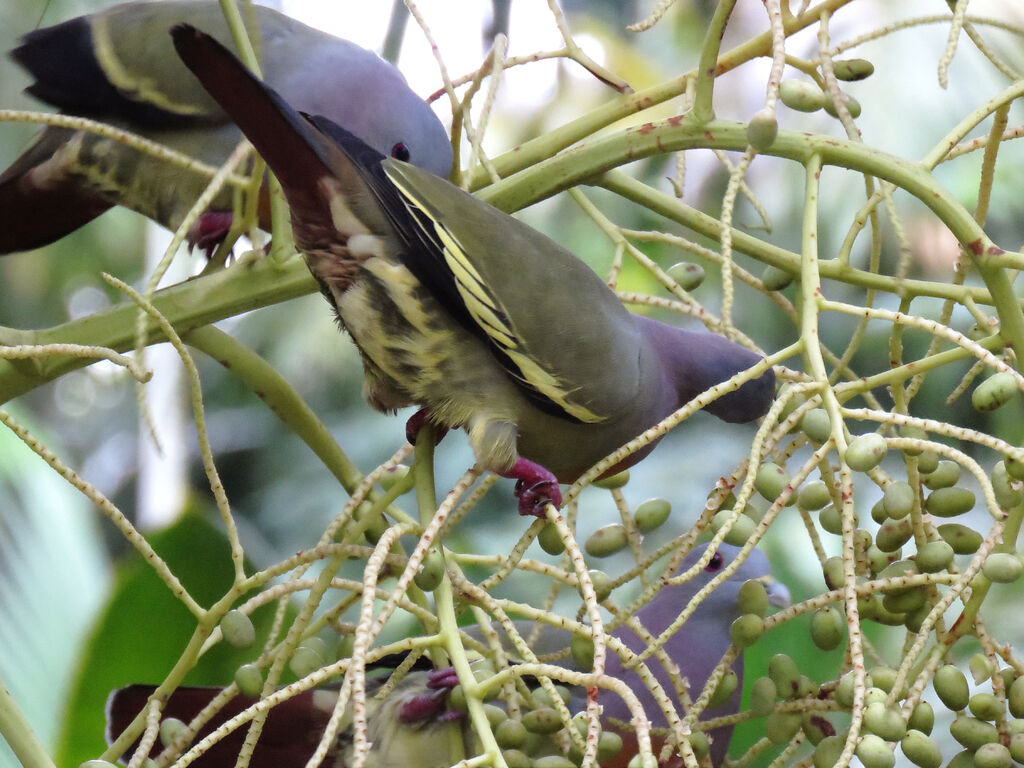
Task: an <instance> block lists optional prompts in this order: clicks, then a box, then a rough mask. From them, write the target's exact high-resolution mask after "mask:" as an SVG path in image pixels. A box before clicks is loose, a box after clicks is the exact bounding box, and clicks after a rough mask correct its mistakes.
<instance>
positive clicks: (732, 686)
mask: <svg viewBox="0 0 1024 768" xmlns="http://www.w3.org/2000/svg"><path fill="white" fill-rule="evenodd" d="M739 682H740V681H739V678H738V677H737V676H736V672H735V671H734V670H732V669H729V670H728V671H726V673H725V674H724V675H723V676H722V679H721V680H720V681H719V682H718V687H717V688H715V692H714V693H712V694H711V698H710V699H708V709H714V708H715V707H719V706H721V705H722V704H725V702H727V701H728V700H729V697H730V696H732V695H733V694H734V693H735V692H736V688H737V686H739Z"/></svg>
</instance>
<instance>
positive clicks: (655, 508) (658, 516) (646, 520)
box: [633, 499, 672, 533]
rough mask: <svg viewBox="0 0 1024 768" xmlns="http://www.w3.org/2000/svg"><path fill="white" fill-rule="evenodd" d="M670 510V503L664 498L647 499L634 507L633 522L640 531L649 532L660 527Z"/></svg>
mask: <svg viewBox="0 0 1024 768" xmlns="http://www.w3.org/2000/svg"><path fill="white" fill-rule="evenodd" d="M671 512H672V505H671V504H669V503H668V501H666V500H665V499H648V500H647V501H645V502H644V503H643V504H641V505H640V506H639V507H637V508H636V512H634V513H633V522H634V523H635V524H636V527H637V530H639V531H640V532H641V533H650V532H651V531H653V530H656V529H657V528H660V527H661V526H662V525H663V524H664V522H665V521H666V520H668V516H669V514H671Z"/></svg>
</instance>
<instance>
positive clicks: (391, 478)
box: [379, 464, 411, 491]
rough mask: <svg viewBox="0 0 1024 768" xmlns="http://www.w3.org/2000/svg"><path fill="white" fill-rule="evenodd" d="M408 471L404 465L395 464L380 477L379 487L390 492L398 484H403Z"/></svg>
mask: <svg viewBox="0 0 1024 768" xmlns="http://www.w3.org/2000/svg"><path fill="white" fill-rule="evenodd" d="M410 471H411V470H410V469H409V467H407V466H406V465H405V464H396V465H395V466H393V467H392V468H391V469H389V470H388V471H387V472H385V473H384V474H383V475H381V476H380V480H379V482H380V487H381V488H383V489H384V490H385V491H390V490H391V489H392V488H394V487H395V486H396V485H398V484H399V483H401V482H404V481H405V479H406V478H407V477H408V476H409V472H410Z"/></svg>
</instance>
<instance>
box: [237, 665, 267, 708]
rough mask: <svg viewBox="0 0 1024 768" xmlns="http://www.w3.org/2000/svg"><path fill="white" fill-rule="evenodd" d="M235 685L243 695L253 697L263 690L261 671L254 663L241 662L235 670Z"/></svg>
mask: <svg viewBox="0 0 1024 768" xmlns="http://www.w3.org/2000/svg"><path fill="white" fill-rule="evenodd" d="M235 685H237V686H238V692H239V693H241V694H242V695H243V696H245V697H247V698H250V699H252V698H255V697H256V696H259V695H260V691H262V690H263V672H262V671H261V670H260V668H259V667H257V666H256V665H255V664H243V665H242V666H240V667H239V668H238V669H236V670H235Z"/></svg>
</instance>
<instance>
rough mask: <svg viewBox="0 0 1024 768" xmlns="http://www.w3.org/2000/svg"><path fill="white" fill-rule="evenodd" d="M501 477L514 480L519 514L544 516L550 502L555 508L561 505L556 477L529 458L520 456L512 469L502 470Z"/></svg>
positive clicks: (560, 495) (560, 494)
mask: <svg viewBox="0 0 1024 768" xmlns="http://www.w3.org/2000/svg"><path fill="white" fill-rule="evenodd" d="M502 477H510V478H514V479H515V481H516V490H515V495H516V498H517V499H519V514H520V515H533V516H534V517H544V508H545V507H546V506H547V505H548V504H549V503H550V504H554V505H555V508H556V509H557V508H559V507H561V506H562V492H561V491H560V490H559V488H558V478H556V477H555V476H554V475H553V474H551V472H550V471H548V470H547V469H545V468H544V467H542V466H541V465H540V464H537V463H536V462H534V461H530V460H529V459H524V458H523V457H522V456H520V457H519V458H518V459H516V463H515V464H513V465H512V469H510V470H509V471H508V472H503V473H502Z"/></svg>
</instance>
